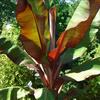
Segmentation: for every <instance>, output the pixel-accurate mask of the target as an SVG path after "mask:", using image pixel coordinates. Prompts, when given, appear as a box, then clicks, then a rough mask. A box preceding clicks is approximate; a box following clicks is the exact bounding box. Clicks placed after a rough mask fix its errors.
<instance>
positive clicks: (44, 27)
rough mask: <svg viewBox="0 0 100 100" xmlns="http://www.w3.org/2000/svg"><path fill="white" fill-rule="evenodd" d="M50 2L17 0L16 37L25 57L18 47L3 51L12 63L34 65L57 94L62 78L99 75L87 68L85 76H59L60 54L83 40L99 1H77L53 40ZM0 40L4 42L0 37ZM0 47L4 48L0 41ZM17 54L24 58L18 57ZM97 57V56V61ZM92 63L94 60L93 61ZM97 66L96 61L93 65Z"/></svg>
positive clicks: (45, 83) (54, 26) (61, 62)
mask: <svg viewBox="0 0 100 100" xmlns="http://www.w3.org/2000/svg"><path fill="white" fill-rule="evenodd" d="M51 1H52V0H17V8H16V19H17V21H18V23H19V25H20V30H21V32H20V40H21V42H22V44H23V47H24V49H25V50H26V52H27V54H26V56H27V57H25V56H24V54H23V53H22V52H20V51H21V49H19V48H18V47H17V48H16V49H14V47H12V48H11V49H10V50H9V51H11V50H12V51H13V52H14V53H13V52H9V51H7V55H8V57H9V58H10V59H12V60H13V61H14V62H15V63H16V64H24V65H25V66H28V67H29V68H30V67H31V68H34V69H35V70H36V71H37V72H38V73H39V75H40V77H41V80H42V82H43V84H44V86H45V87H47V88H48V89H49V90H51V91H54V92H55V93H56V94H58V93H59V91H60V90H61V86H62V85H63V84H64V83H65V82H66V81H70V80H72V79H74V80H76V81H81V80H84V79H86V78H88V77H89V76H92V75H98V74H100V70H95V73H92V72H90V71H89V74H88V75H87V72H86V75H87V76H86V75H85V76H84V77H85V78H84V77H83V79H79V78H78V77H74V75H75V76H78V75H77V73H68V74H67V75H66V76H65V77H63V76H60V70H61V68H62V64H63V59H62V57H63V54H64V53H66V51H67V49H68V48H74V47H75V46H77V45H78V44H79V43H80V41H82V40H83V38H84V36H85V35H86V32H87V31H88V29H89V27H90V25H91V23H92V21H93V19H94V17H95V16H96V14H97V12H98V11H99V8H100V1H99V0H81V1H80V3H79V5H78V7H77V8H76V10H75V12H74V14H73V16H72V18H71V20H70V21H69V23H68V26H67V27H66V29H65V30H64V31H63V32H62V33H61V35H60V37H59V38H58V40H57V41H56V39H55V33H56V13H57V12H56V6H50V2H51ZM0 41H4V39H3V38H0ZM10 46H12V44H11V45H10ZM0 48H1V49H2V48H3V49H4V48H5V47H4V46H3V45H2V44H0ZM9 48H10V47H9ZM9 48H8V49H9ZM17 53H19V54H17ZM14 55H15V56H16V57H15V56H14ZM20 55H23V56H24V57H22V58H20ZM26 58H28V59H31V62H30V63H29V62H28V61H27V60H25V59H26ZM65 58H66V57H65ZM99 59H100V58H97V60H98V61H99ZM16 60H18V61H16ZM94 63H96V61H95V60H94V61H93V64H94ZM87 65H88V62H87ZM83 66H84V65H83ZM91 66H93V65H91ZM98 66H99V65H98V63H97V66H96V68H97V67H98ZM80 74H82V73H80Z"/></svg>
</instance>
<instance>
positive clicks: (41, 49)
mask: <svg viewBox="0 0 100 100" xmlns="http://www.w3.org/2000/svg"><path fill="white" fill-rule="evenodd" d="M16 13H17V14H16V18H17V21H18V23H19V25H20V27H21V35H20V39H21V41H22V43H23V45H24V47H25V49H26V51H27V52H28V53H29V54H30V55H31V56H32V57H34V58H35V59H37V60H41V58H42V56H43V55H44V54H45V52H46V41H47V40H49V31H48V10H47V9H46V8H45V7H44V3H43V1H42V0H37V1H36V0H33V1H32V0H27V1H26V0H18V4H17V11H16Z"/></svg>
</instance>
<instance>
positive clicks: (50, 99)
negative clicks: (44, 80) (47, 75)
mask: <svg viewBox="0 0 100 100" xmlns="http://www.w3.org/2000/svg"><path fill="white" fill-rule="evenodd" d="M34 96H35V98H36V100H55V97H54V93H53V92H52V91H50V90H48V89H46V88H44V89H43V88H41V89H37V90H35V93H34Z"/></svg>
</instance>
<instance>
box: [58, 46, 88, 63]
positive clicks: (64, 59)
mask: <svg viewBox="0 0 100 100" xmlns="http://www.w3.org/2000/svg"><path fill="white" fill-rule="evenodd" d="M86 50H87V48H86V47H80V48H70V49H68V50H67V51H65V52H64V53H63V54H62V55H61V56H60V61H61V63H62V64H66V63H68V62H71V61H73V60H75V59H77V58H79V57H81V56H82V55H83V54H84V53H85V52H86Z"/></svg>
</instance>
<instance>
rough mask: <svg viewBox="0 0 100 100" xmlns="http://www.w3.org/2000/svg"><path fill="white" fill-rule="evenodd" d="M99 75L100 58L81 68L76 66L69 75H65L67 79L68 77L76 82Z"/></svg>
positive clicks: (88, 62)
mask: <svg viewBox="0 0 100 100" xmlns="http://www.w3.org/2000/svg"><path fill="white" fill-rule="evenodd" d="M99 74H100V57H99V58H96V59H94V60H89V61H87V62H86V63H84V64H82V65H81V66H77V67H75V68H73V69H71V71H70V72H69V73H67V74H66V76H67V77H70V78H72V79H74V80H76V81H83V80H85V79H87V78H89V77H91V76H94V75H99Z"/></svg>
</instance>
